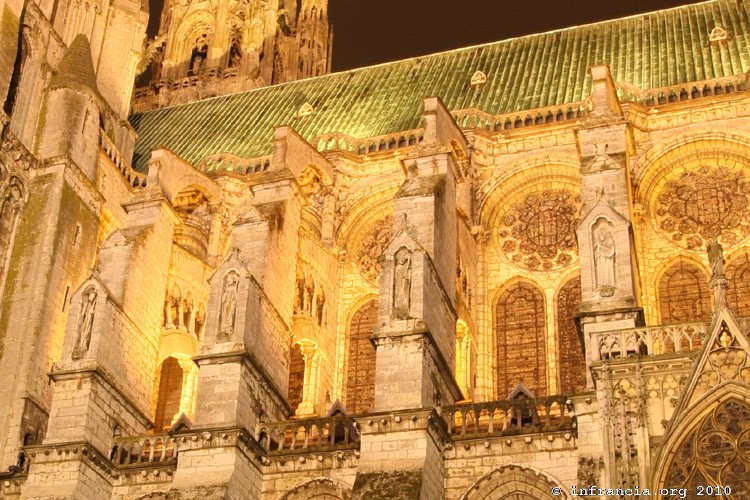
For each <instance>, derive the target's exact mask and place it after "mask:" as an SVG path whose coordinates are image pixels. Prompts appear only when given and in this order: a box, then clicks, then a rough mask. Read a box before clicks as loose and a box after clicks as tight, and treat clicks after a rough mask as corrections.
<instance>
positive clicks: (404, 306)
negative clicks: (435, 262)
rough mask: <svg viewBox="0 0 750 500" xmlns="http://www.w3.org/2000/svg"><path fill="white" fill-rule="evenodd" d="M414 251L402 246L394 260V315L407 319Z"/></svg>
mask: <svg viewBox="0 0 750 500" xmlns="http://www.w3.org/2000/svg"><path fill="white" fill-rule="evenodd" d="M411 265H412V253H411V250H409V249H408V248H405V247H402V248H401V249H399V251H398V252H396V256H395V259H394V262H393V317H394V318H395V319H407V318H408V317H409V309H410V307H411Z"/></svg>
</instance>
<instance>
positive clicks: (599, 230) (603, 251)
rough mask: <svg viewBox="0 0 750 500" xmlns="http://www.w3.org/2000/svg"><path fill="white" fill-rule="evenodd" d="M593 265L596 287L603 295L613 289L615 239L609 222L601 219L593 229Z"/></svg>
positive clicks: (612, 293)
mask: <svg viewBox="0 0 750 500" xmlns="http://www.w3.org/2000/svg"><path fill="white" fill-rule="evenodd" d="M594 267H595V270H596V289H597V290H598V291H599V293H601V295H602V296H603V297H611V296H612V295H614V291H615V239H614V237H613V236H612V231H611V227H610V224H609V223H607V222H604V221H601V222H600V223H599V224H597V227H596V228H595V229H594Z"/></svg>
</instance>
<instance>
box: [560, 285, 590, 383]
mask: <svg viewBox="0 0 750 500" xmlns="http://www.w3.org/2000/svg"><path fill="white" fill-rule="evenodd" d="M580 305H581V279H580V278H578V277H576V278H574V279H572V280H570V281H568V282H567V283H566V284H565V285H563V287H562V288H561V289H560V293H559V294H558V296H557V328H558V337H557V341H558V349H559V359H560V392H561V393H562V394H574V393H576V392H577V391H580V390H581V389H584V388H585V387H586V359H585V357H584V355H583V346H582V345H581V340H580V338H579V337H578V329H577V327H576V322H575V313H576V310H577V309H578V306H580Z"/></svg>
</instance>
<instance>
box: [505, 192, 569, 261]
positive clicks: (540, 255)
mask: <svg viewBox="0 0 750 500" xmlns="http://www.w3.org/2000/svg"><path fill="white" fill-rule="evenodd" d="M579 205H580V200H579V198H578V197H577V196H576V195H574V194H573V193H571V192H570V191H568V190H564V189H559V190H547V191H543V192H541V193H539V192H537V193H531V194H529V195H527V196H526V197H525V198H524V199H523V201H521V202H518V203H516V204H514V205H513V206H512V207H511V209H510V210H509V211H508V212H506V213H505V214H504V215H502V216H501V217H500V219H499V221H500V222H499V229H498V230H497V237H498V243H499V245H500V249H501V251H502V252H503V253H504V254H505V256H506V257H507V258H508V259H509V260H510V261H511V262H513V263H514V264H516V265H518V266H520V267H523V268H526V269H531V270H543V271H548V270H552V269H559V268H562V267H565V266H567V265H568V264H570V263H571V262H572V261H573V259H574V258H575V257H576V255H577V254H578V246H577V244H576V238H575V229H576V227H577V226H578V223H579V222H580V214H579Z"/></svg>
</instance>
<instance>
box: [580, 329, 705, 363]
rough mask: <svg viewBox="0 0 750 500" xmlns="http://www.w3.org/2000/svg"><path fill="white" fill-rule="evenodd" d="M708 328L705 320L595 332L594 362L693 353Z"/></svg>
mask: <svg viewBox="0 0 750 500" xmlns="http://www.w3.org/2000/svg"><path fill="white" fill-rule="evenodd" d="M707 330H708V325H707V324H706V323H683V324H678V325H662V326H649V327H645V326H644V327H640V328H628V329H625V330H614V331H608V332H594V333H592V334H591V343H590V344H589V345H590V346H591V349H592V355H593V357H594V359H593V360H594V361H599V360H605V359H615V358H627V357H632V356H655V355H659V354H673V353H680V352H690V351H695V350H698V349H700V347H701V345H703V339H704V337H705V336H706V333H707Z"/></svg>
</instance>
